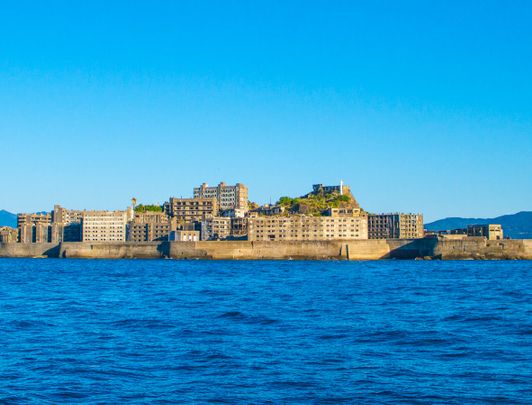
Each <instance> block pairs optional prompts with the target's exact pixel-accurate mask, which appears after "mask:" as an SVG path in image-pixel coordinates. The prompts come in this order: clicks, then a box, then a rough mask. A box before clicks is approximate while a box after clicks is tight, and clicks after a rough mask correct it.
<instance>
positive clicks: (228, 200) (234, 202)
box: [194, 182, 248, 212]
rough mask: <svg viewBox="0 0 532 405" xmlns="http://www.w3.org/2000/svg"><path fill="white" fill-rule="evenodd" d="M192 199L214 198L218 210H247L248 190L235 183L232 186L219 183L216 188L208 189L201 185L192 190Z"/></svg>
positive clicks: (205, 185)
mask: <svg viewBox="0 0 532 405" xmlns="http://www.w3.org/2000/svg"><path fill="white" fill-rule="evenodd" d="M194 198H215V199H216V201H217V203H218V208H219V209H220V210H222V211H223V210H230V209H236V210H242V211H244V212H246V211H247V210H248V188H247V187H246V186H245V185H244V184H242V183H237V184H235V185H234V186H230V185H227V184H225V183H223V182H222V183H220V184H218V185H217V186H214V187H209V186H208V185H207V183H203V184H202V185H201V186H199V187H195V188H194Z"/></svg>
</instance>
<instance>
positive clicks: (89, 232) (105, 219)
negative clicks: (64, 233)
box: [81, 211, 128, 242]
mask: <svg viewBox="0 0 532 405" xmlns="http://www.w3.org/2000/svg"><path fill="white" fill-rule="evenodd" d="M127 219H128V213H127V212H126V211H83V213H82V217H81V228H82V240H83V242H89V241H90V242H123V241H125V240H126V223H127Z"/></svg>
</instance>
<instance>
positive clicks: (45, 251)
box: [0, 243, 59, 257]
mask: <svg viewBox="0 0 532 405" xmlns="http://www.w3.org/2000/svg"><path fill="white" fill-rule="evenodd" d="M0 257H59V245H58V244H57V243H0Z"/></svg>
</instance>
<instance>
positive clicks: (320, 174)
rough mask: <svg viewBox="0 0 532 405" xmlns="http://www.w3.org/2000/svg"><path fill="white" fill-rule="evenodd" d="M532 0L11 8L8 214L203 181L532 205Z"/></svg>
mask: <svg viewBox="0 0 532 405" xmlns="http://www.w3.org/2000/svg"><path fill="white" fill-rule="evenodd" d="M531 21H532V2H530V1H511V2H507V1H502V0H501V1H499V2H494V1H485V0H483V1H463V0H461V1H439V2H434V1H365V2H362V1H360V2H357V1H309V0H307V1H271V0H270V1H244V0H242V1H239V2H231V1H212V2H208V1H203V2H201V1H199V0H194V1H189V2H185V1H165V2H162V1H153V0H150V1H144V2H136V1H123V2H121V1H78V2H75V1H64V2H59V1H47V2H40V1H33V2H30V1H20V0H18V1H3V2H2V3H0V151H1V153H0V159H1V163H2V165H1V167H2V171H1V174H0V208H4V209H7V210H9V211H13V212H21V211H36V210H50V209H52V207H53V204H54V203H56V202H57V203H61V204H62V205H64V206H65V207H68V208H77V209H83V208H96V209H118V208H124V207H125V206H126V205H127V204H129V201H130V198H131V197H133V196H135V197H137V199H138V201H139V202H143V203H162V202H164V201H165V200H166V199H167V198H168V197H169V196H171V195H172V196H190V195H191V193H192V188H193V187H194V186H195V185H198V184H200V183H202V182H204V181H205V182H208V183H209V184H216V183H217V182H219V181H221V180H223V181H225V182H227V183H234V182H238V181H240V182H243V183H245V184H247V185H248V186H249V189H250V198H251V199H252V200H254V201H257V202H260V203H265V202H268V201H269V200H270V199H271V200H272V201H275V200H277V198H278V197H280V196H282V195H292V196H297V195H301V194H304V193H306V192H308V191H309V190H310V188H311V185H312V184H314V183H318V182H319V183H325V184H337V183H338V182H339V181H340V179H343V180H344V182H345V183H346V184H349V185H350V186H351V188H352V191H353V192H354V194H355V196H356V197H357V199H358V200H359V202H360V203H361V205H362V207H363V208H365V209H366V210H368V211H372V212H387V211H406V212H423V213H424V214H425V217H426V219H427V220H433V219H437V218H440V217H445V216H496V215H500V214H505V213H513V212H516V211H520V210H530V209H532V204H531V201H532V181H531V178H532V176H531V175H532V170H531V169H532V163H531V162H532V23H531Z"/></svg>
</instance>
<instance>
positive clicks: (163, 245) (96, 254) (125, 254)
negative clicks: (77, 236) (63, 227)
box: [59, 242, 168, 259]
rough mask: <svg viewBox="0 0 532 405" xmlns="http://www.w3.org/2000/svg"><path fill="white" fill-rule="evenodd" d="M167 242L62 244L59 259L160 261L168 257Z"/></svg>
mask: <svg viewBox="0 0 532 405" xmlns="http://www.w3.org/2000/svg"><path fill="white" fill-rule="evenodd" d="M167 245H168V242H63V243H61V245H60V248H59V257H62V258H86V259H90V258H92V259H97V258H104V259H127V258H130V259H131V258H139V259H160V258H162V257H167V256H168V246H167Z"/></svg>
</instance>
